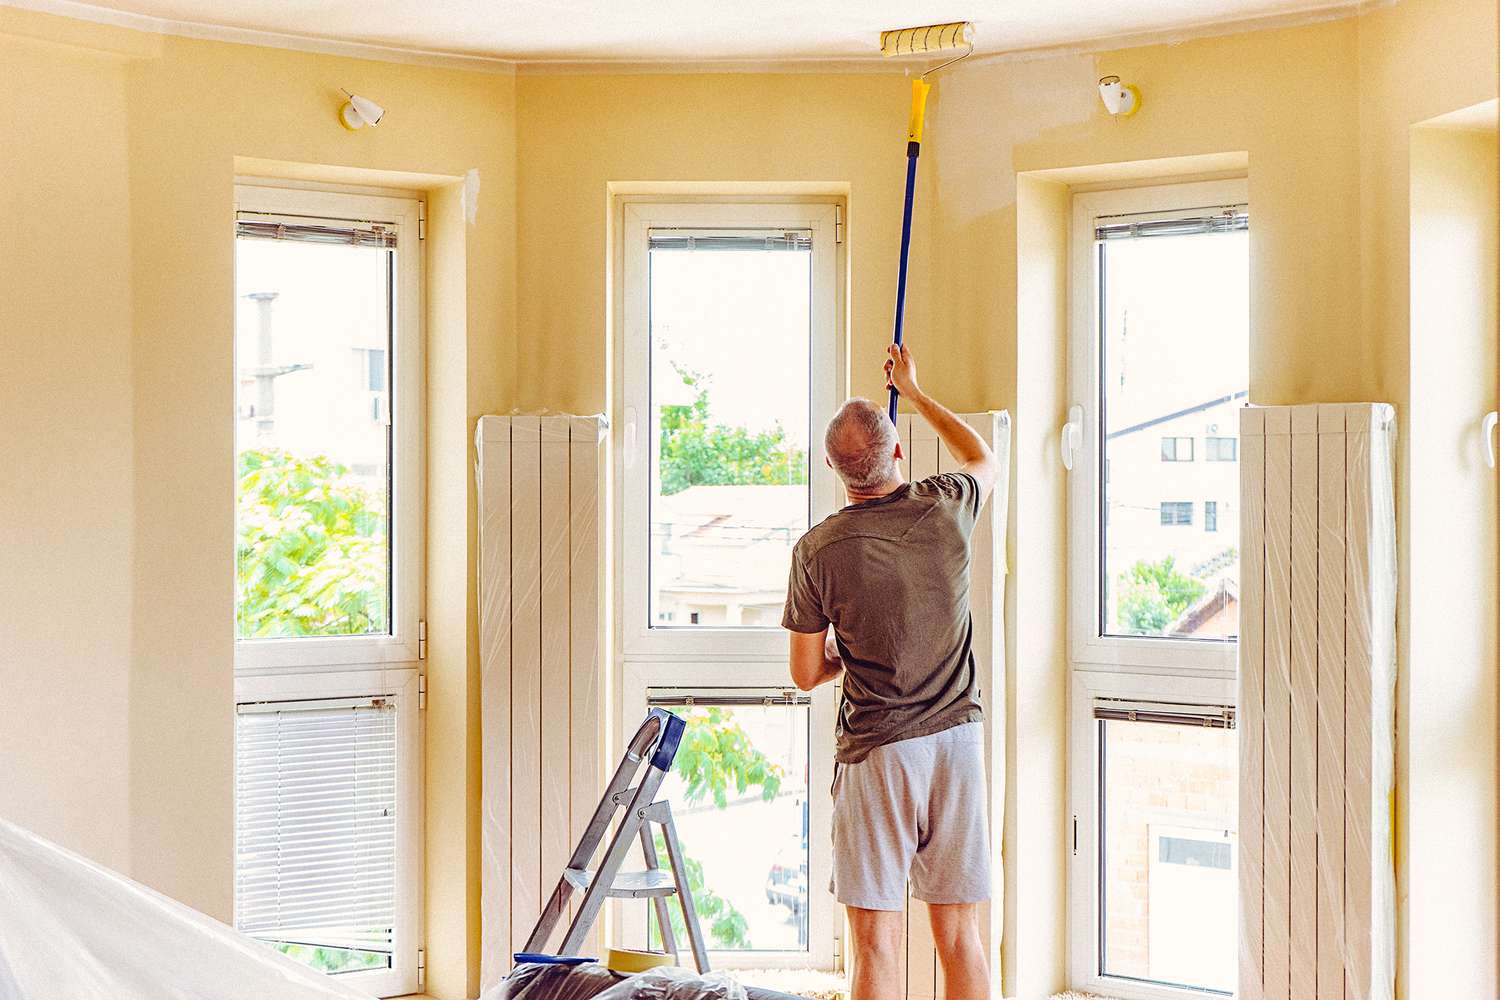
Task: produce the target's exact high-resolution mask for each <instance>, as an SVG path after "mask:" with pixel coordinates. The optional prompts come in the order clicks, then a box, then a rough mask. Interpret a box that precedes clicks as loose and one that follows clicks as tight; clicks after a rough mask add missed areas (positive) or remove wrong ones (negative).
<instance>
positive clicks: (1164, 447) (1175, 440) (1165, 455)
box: [1161, 437, 1193, 462]
mask: <svg viewBox="0 0 1500 1000" xmlns="http://www.w3.org/2000/svg"><path fill="white" fill-rule="evenodd" d="M1161 460H1162V461H1163V462H1191V461H1192V460H1193V439H1192V438H1185V437H1164V438H1162V439H1161Z"/></svg>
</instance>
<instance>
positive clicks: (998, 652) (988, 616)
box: [896, 411, 1010, 1000]
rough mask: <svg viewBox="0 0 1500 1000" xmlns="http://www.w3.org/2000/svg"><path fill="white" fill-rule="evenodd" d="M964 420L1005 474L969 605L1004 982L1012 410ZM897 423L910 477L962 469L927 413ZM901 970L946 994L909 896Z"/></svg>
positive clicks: (985, 925) (994, 932)
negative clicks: (1002, 846)
mask: <svg viewBox="0 0 1500 1000" xmlns="http://www.w3.org/2000/svg"><path fill="white" fill-rule="evenodd" d="M961 419H963V421H964V422H965V423H967V424H969V426H971V427H973V428H974V429H975V430H976V431H978V432H979V434H980V436H981V437H983V438H984V439H985V440H986V441H987V442H989V444H990V447H991V448H993V449H994V450H995V456H996V458H998V459H999V462H1000V478H999V481H998V482H996V484H995V492H994V494H993V495H992V496H991V497H990V501H989V503H988V504H986V505H985V508H984V510H983V511H981V512H980V515H979V521H978V523H977V524H976V525H975V527H974V535H973V539H972V550H973V562H972V564H971V566H970V593H969V606H970V609H971V611H972V613H973V616H974V639H973V648H974V663H975V666H976V668H977V669H978V671H979V687H980V701H981V703H982V704H983V706H984V718H985V722H984V738H985V742H984V749H985V764H986V767H987V768H988V776H989V789H988V796H987V798H988V806H989V819H990V843H991V845H992V851H991V857H990V868H991V872H992V878H993V894H992V897H991V899H990V902H989V904H988V905H987V906H984V907H982V908H981V911H980V937H981V938H982V940H983V943H984V946H985V953H986V955H987V956H988V958H989V963H990V976H991V979H992V981H993V982H995V983H997V984H998V983H999V982H1000V939H1001V935H1002V932H1003V930H1004V928H1003V925H1002V924H1003V922H1002V917H1003V915H1004V913H1005V906H1004V895H1003V893H1004V888H1005V870H1004V868H1003V867H1002V859H1001V857H1000V834H1001V828H1002V826H1003V823H1004V819H1005V626H1004V614H1003V612H1004V608H1005V569H1006V549H1005V532H1006V523H1007V522H1006V518H1007V515H1008V514H1009V499H1010V414H1009V413H1006V412H1004V411H1000V412H994V413H966V414H961ZM896 429H897V430H898V431H899V432H900V434H901V450H902V452H903V453H904V454H905V456H906V459H905V463H904V467H903V470H902V471H903V472H904V473H905V475H906V477H907V478H908V479H911V480H917V479H924V478H926V477H927V476H931V475H935V474H937V473H939V472H951V471H953V470H954V469H956V468H957V467H958V463H957V462H955V461H954V459H953V456H952V455H950V454H949V453H948V449H947V448H946V447H944V446H943V443H942V442H941V441H939V440H938V436H937V432H936V431H934V430H933V429H932V426H931V425H930V424H928V423H927V421H925V420H923V419H922V418H921V417H917V416H912V415H909V414H905V413H902V414H899V415H898V416H897V419H896ZM905 917H906V920H905V926H904V934H903V938H904V945H905V946H904V947H903V948H902V955H901V966H902V968H901V973H902V976H903V978H904V981H905V987H906V988H905V997H906V998H907V1000H933V998H936V997H942V996H944V995H945V994H946V989H945V986H944V983H943V970H942V967H941V966H940V965H939V964H938V960H937V946H936V944H935V943H934V941H933V937H932V925H931V923H930V922H929V919H928V915H927V906H926V904H925V903H923V902H921V901H920V900H917V899H908V901H907V907H906V914H905Z"/></svg>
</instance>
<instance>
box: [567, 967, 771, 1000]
mask: <svg viewBox="0 0 1500 1000" xmlns="http://www.w3.org/2000/svg"><path fill="white" fill-rule="evenodd" d="M594 1000H749V997H748V996H747V995H746V993H745V988H744V987H743V986H741V985H740V984H739V983H737V982H735V981H734V980H733V979H730V978H729V977H728V976H726V975H724V974H723V973H722V972H706V973H701V974H700V973H697V972H689V971H688V970H686V969H678V968H674V967H671V966H667V967H665V968H660V969H652V970H650V971H649V972H642V973H641V974H640V975H638V976H631V977H630V978H629V979H625V980H622V981H621V982H618V983H616V984H615V985H613V986H611V987H610V988H609V989H607V990H605V991H604V992H603V993H598V994H596V995H595V996H594Z"/></svg>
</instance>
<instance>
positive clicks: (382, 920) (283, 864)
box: [234, 699, 396, 973]
mask: <svg viewBox="0 0 1500 1000" xmlns="http://www.w3.org/2000/svg"><path fill="white" fill-rule="evenodd" d="M234 881H235V891H234V924H235V927H236V928H237V929H238V930H241V931H243V932H244V933H246V934H249V935H251V936H253V937H256V938H259V939H261V940H263V941H267V942H269V943H270V944H272V945H273V946H274V947H275V948H276V949H277V950H279V951H281V952H283V953H285V954H287V955H290V956H291V957H293V958H296V959H298V960H299V961H302V962H305V963H307V964H308V965H311V966H312V967H313V968H315V969H319V970H321V971H323V972H330V973H338V972H355V971H361V970H365V969H377V968H390V965H391V954H392V945H393V937H392V934H393V924H394V922H395V881H396V709H395V707H394V705H393V704H392V703H391V702H389V701H387V700H384V699H373V700H370V701H366V702H363V703H359V704H350V705H347V706H344V707H328V708H308V707H304V706H303V705H300V704H298V703H296V702H290V703H286V704H285V706H284V707H283V708H280V709H277V708H260V707H256V706H242V707H241V709H240V712H239V714H238V716H237V717H236V725H235V871H234Z"/></svg>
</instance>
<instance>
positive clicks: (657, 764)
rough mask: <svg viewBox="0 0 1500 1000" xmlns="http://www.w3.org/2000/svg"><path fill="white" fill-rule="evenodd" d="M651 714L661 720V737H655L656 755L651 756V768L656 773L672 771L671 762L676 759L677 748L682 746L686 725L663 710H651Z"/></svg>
mask: <svg viewBox="0 0 1500 1000" xmlns="http://www.w3.org/2000/svg"><path fill="white" fill-rule="evenodd" d="M651 714H652V715H654V716H657V717H658V718H660V719H661V720H662V723H661V736H659V737H657V740H656V753H654V754H652V756H651V766H652V767H654V768H656V769H657V770H658V771H669V770H671V769H672V761H673V760H674V759H676V757H677V748H678V747H679V746H680V745H681V744H682V734H683V733H684V732H685V731H686V730H687V723H686V722H684V721H682V719H680V718H678V717H677V716H675V715H673V714H672V713H671V712H668V711H667V710H666V709H664V708H653V709H652V710H651Z"/></svg>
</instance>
